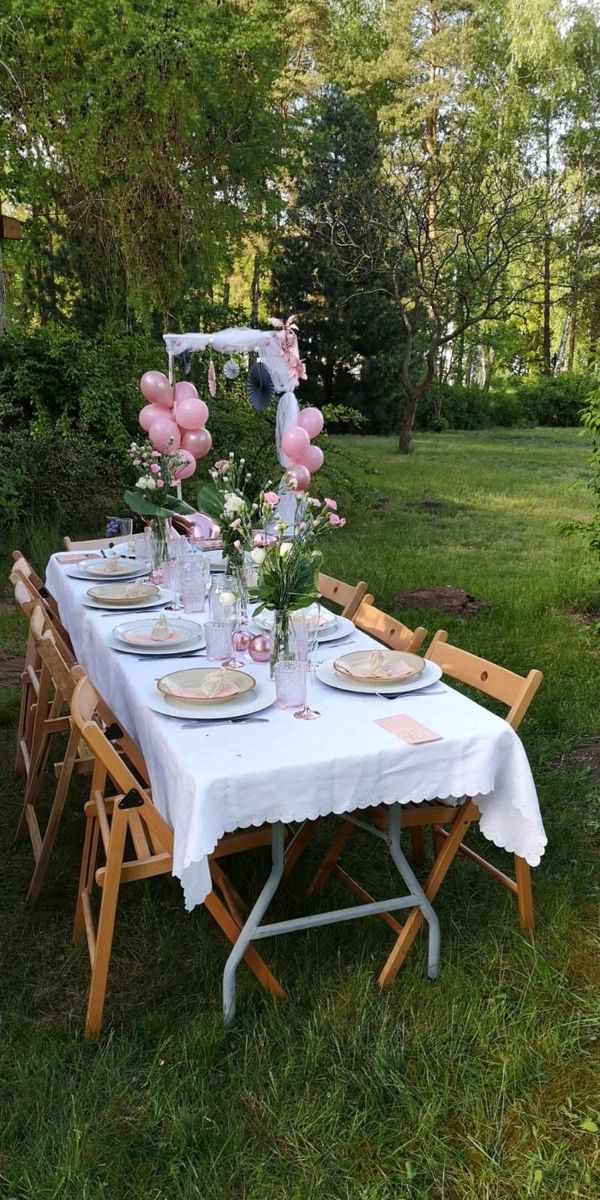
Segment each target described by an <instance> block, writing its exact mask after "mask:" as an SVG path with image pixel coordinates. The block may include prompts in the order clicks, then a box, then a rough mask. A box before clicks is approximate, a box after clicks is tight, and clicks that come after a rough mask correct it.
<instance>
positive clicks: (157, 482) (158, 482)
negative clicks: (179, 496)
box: [156, 479, 165, 487]
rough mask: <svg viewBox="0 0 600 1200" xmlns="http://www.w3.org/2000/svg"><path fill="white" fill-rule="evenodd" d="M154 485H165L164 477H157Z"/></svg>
mask: <svg viewBox="0 0 600 1200" xmlns="http://www.w3.org/2000/svg"><path fill="white" fill-rule="evenodd" d="M156 486H157V487H164V486H165V481H164V479H157V480H156Z"/></svg>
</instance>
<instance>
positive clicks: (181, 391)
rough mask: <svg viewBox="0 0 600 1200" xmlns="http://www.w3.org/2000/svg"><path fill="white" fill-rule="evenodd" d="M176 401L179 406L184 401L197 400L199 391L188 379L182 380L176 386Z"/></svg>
mask: <svg viewBox="0 0 600 1200" xmlns="http://www.w3.org/2000/svg"><path fill="white" fill-rule="evenodd" d="M175 399H176V401H177V403H178V404H180V403H181V401H182V400H197V399H198V389H197V388H196V386H195V385H194V384H193V383H189V382H188V380H187V379H181V380H180V381H179V383H176V384H175Z"/></svg>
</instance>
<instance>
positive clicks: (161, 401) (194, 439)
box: [139, 371, 212, 479]
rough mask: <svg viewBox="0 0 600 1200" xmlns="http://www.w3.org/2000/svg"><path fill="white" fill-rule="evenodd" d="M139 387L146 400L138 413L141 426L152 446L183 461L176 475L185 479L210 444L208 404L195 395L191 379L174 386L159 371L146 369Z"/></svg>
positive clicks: (188, 476)
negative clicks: (206, 426) (207, 427)
mask: <svg viewBox="0 0 600 1200" xmlns="http://www.w3.org/2000/svg"><path fill="white" fill-rule="evenodd" d="M140 391H141V393H142V396H143V397H144V399H145V400H147V401H148V404H145V405H144V407H143V408H142V410H141V412H140V415H139V422H140V425H141V427H142V429H143V430H144V431H145V432H146V433H147V434H148V437H149V438H150V441H151V442H152V445H153V446H154V449H155V450H159V451H160V453H161V454H164V453H169V454H177V455H178V456H179V458H180V459H182V460H183V461H182V462H181V465H180V466H179V467H178V468H177V470H176V472H175V478H176V479H189V478H190V476H191V475H193V474H194V471H195V470H196V462H197V460H198V459H199V458H204V457H205V455H207V454H208V452H209V450H210V448H211V446H212V438H211V436H210V433H209V432H208V429H205V425H206V422H207V421H208V406H207V405H206V404H205V403H204V400H201V399H200V398H199V396H198V392H197V391H196V388H195V387H194V384H193V383H188V382H187V381H185V380H181V382H180V383H176V384H175V387H173V385H172V384H171V383H169V380H168V379H167V376H166V375H163V373H162V371H146V373H145V374H144V375H142V378H141V379H140Z"/></svg>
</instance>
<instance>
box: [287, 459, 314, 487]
mask: <svg viewBox="0 0 600 1200" xmlns="http://www.w3.org/2000/svg"><path fill="white" fill-rule="evenodd" d="M290 475H293V477H294V479H295V480H296V491H297V492H305V491H306V490H307V488H309V487H310V471H307V469H306V467H304V466H303V465H302V463H294V464H293V465H292V466H291V467H290Z"/></svg>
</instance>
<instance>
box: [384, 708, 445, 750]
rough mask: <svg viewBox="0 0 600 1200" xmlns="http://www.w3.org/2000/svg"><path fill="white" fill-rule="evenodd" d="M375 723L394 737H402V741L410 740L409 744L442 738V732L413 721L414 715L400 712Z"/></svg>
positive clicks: (417, 744)
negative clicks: (435, 731)
mask: <svg viewBox="0 0 600 1200" xmlns="http://www.w3.org/2000/svg"><path fill="white" fill-rule="evenodd" d="M375 724H376V725H381V728H382V729H387V730H388V732H389V733H393V734H394V737H399V738H402V741H403V742H408V744H409V746H419V745H420V744H421V742H440V741H441V740H442V735H441V733H434V732H433V730H432V729H427V728H426V727H425V725H420V724H419V722H418V721H413V718H412V717H407V716H405V714H404V713H400V714H399V715H398V716H396V717H381V718H379V720H376V721H375Z"/></svg>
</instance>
